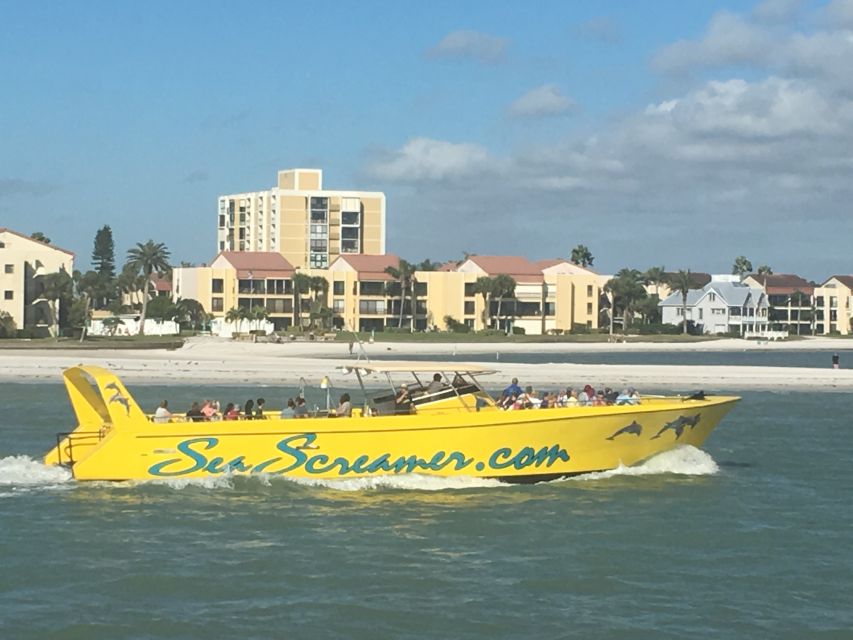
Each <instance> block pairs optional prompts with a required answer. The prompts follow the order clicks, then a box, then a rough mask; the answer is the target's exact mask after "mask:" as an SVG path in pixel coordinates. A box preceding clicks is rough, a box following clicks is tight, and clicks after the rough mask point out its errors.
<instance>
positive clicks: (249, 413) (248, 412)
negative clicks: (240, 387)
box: [243, 398, 255, 420]
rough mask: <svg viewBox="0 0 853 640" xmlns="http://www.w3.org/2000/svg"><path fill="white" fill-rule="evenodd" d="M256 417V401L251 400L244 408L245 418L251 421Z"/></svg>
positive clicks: (247, 401)
mask: <svg viewBox="0 0 853 640" xmlns="http://www.w3.org/2000/svg"><path fill="white" fill-rule="evenodd" d="M254 417H255V401H254V400H252V399H251V398H249V399H248V400H246V404H245V405H244V406H243V418H245V419H246V420H251V419H252V418H254Z"/></svg>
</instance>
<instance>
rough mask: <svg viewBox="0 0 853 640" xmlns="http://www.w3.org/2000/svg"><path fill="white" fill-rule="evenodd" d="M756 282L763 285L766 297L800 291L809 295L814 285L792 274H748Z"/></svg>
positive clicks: (812, 291)
mask: <svg viewBox="0 0 853 640" xmlns="http://www.w3.org/2000/svg"><path fill="white" fill-rule="evenodd" d="M750 277H751V278H752V279H753V280H755V281H756V282H758V283H760V284H762V285H764V290H765V291H766V292H767V295H788V294H791V293H794V292H795V291H802V292H803V293H807V294H809V295H811V294H813V293H814V284H812V283H811V282H809V281H808V280H806V279H805V278H801V277H800V276H798V275H795V274H793V273H771V274H767V275H758V274H756V273H753V274H750Z"/></svg>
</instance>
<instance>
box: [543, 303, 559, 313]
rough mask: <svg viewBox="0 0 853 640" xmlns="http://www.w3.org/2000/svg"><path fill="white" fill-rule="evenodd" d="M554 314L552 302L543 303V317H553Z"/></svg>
mask: <svg viewBox="0 0 853 640" xmlns="http://www.w3.org/2000/svg"><path fill="white" fill-rule="evenodd" d="M555 312H556V310H555V308H554V303H553V302H546V303H545V315H546V316H553V315H554V313H555Z"/></svg>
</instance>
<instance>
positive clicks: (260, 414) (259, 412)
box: [255, 398, 266, 420]
mask: <svg viewBox="0 0 853 640" xmlns="http://www.w3.org/2000/svg"><path fill="white" fill-rule="evenodd" d="M265 404H266V400H264V399H263V398H258V401H257V403H256V404H255V420H263V419H264V417H265V416H264V405H265Z"/></svg>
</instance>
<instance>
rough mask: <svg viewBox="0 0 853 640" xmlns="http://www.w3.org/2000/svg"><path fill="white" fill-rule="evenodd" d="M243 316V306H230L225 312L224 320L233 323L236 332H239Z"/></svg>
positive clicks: (244, 314) (244, 315) (244, 311)
mask: <svg viewBox="0 0 853 640" xmlns="http://www.w3.org/2000/svg"><path fill="white" fill-rule="evenodd" d="M245 317H246V310H245V309H243V307H232V308H230V309H228V311H226V312H225V322H228V323H230V324H233V325H234V326H235V327H236V329H237V333H240V324H241V323H242V322H243V319H244V318H245Z"/></svg>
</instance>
